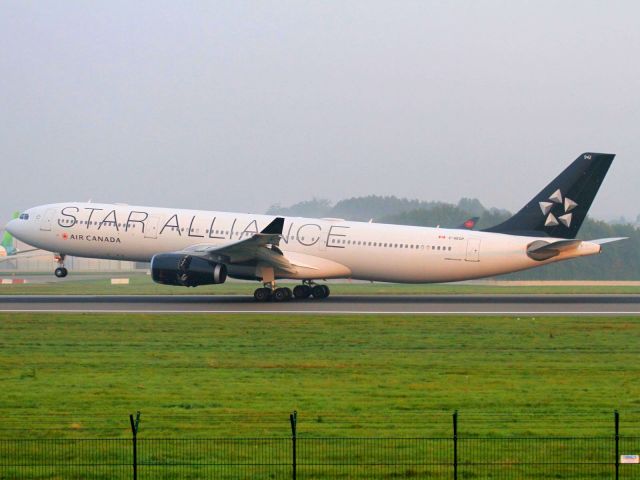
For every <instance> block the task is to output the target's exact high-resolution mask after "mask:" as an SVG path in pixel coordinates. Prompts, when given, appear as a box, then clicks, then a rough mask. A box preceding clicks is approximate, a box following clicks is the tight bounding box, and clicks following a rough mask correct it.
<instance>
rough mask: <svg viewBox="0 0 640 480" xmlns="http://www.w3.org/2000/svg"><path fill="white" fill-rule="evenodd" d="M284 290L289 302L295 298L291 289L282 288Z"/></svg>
mask: <svg viewBox="0 0 640 480" xmlns="http://www.w3.org/2000/svg"><path fill="white" fill-rule="evenodd" d="M282 289H283V290H284V291H285V292H286V294H287V300H291V299H292V298H293V292H292V291H291V289H290V288H289V287H282Z"/></svg>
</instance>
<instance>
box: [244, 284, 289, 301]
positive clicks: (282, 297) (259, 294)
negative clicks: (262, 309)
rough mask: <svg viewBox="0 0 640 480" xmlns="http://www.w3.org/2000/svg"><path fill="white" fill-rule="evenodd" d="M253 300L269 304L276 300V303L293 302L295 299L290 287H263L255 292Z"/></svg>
mask: <svg viewBox="0 0 640 480" xmlns="http://www.w3.org/2000/svg"><path fill="white" fill-rule="evenodd" d="M253 298H255V299H256V300H257V301H258V302H268V301H269V300H274V301H276V302H286V301H287V300H291V299H292V298H293V293H292V292H291V289H290V288H288V287H281V288H269V287H262V288H258V289H256V291H255V292H253Z"/></svg>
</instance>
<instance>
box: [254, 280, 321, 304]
mask: <svg viewBox="0 0 640 480" xmlns="http://www.w3.org/2000/svg"><path fill="white" fill-rule="evenodd" d="M330 293H331V291H330V290H329V287H327V286H326V285H316V284H315V283H313V282H311V281H304V282H303V283H302V285H297V286H296V287H295V288H294V289H293V291H291V289H290V288H288V287H279V288H276V286H275V284H274V283H272V284H265V286H264V287H262V288H258V289H256V291H255V292H254V293H253V298H255V299H256V300H257V301H258V302H268V301H269V300H274V301H276V302H285V301H288V300H291V299H293V298H295V299H296V300H303V299H306V298H309V297H313V298H317V299H321V298H327V297H328V296H329V294H330Z"/></svg>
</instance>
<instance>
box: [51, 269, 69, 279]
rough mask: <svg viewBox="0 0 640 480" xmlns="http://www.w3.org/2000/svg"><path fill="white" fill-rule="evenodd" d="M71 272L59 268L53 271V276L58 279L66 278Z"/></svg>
mask: <svg viewBox="0 0 640 480" xmlns="http://www.w3.org/2000/svg"><path fill="white" fill-rule="evenodd" d="M68 273H69V272H68V271H67V269H66V268H64V267H58V268H56V269H55V270H54V271H53V274H54V275H55V276H56V277H58V278H64V277H66V276H67V274H68Z"/></svg>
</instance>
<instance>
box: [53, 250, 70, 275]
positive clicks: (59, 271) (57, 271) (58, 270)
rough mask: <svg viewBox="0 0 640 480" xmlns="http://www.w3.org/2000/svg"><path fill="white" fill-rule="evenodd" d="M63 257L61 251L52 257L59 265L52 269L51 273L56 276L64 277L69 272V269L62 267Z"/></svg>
mask: <svg viewBox="0 0 640 480" xmlns="http://www.w3.org/2000/svg"><path fill="white" fill-rule="evenodd" d="M64 257H65V255H64V254H63V253H61V254H59V255H56V256H55V257H54V258H55V260H56V262H58V265H59V267H58V268H56V269H55V270H54V271H53V274H54V275H55V276H56V277H58V278H64V277H66V276H67V274H68V273H69V271H68V270H67V269H66V268H65V267H64Z"/></svg>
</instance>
